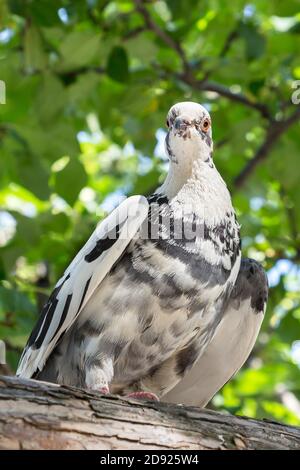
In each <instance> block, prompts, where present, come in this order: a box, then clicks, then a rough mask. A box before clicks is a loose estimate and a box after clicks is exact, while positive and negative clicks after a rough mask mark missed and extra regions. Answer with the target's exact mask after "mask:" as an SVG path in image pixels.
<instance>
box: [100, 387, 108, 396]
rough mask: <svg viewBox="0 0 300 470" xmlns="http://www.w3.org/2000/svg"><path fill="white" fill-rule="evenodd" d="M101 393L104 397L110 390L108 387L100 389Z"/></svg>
mask: <svg viewBox="0 0 300 470" xmlns="http://www.w3.org/2000/svg"><path fill="white" fill-rule="evenodd" d="M99 392H100V393H102V395H107V394H108V393H109V388H108V387H102V388H99Z"/></svg>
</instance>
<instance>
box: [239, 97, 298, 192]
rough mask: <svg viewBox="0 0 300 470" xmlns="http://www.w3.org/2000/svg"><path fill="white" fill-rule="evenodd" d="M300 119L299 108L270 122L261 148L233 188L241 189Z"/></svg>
mask: <svg viewBox="0 0 300 470" xmlns="http://www.w3.org/2000/svg"><path fill="white" fill-rule="evenodd" d="M299 119H300V106H299V107H298V108H297V109H296V111H295V112H294V113H293V114H291V116H289V117H288V118H287V119H285V120H282V121H277V122H276V121H271V122H270V125H269V128H268V130H267V134H266V138H265V140H264V142H263V143H262V144H261V146H260V147H259V148H258V150H257V152H256V154H255V155H254V157H253V158H252V159H251V160H250V161H249V162H248V163H247V164H246V165H245V166H244V168H243V169H242V171H241V172H240V173H239V174H238V176H237V177H236V178H235V180H234V186H235V187H236V188H237V189H239V188H241V187H242V186H243V185H244V183H245V181H246V179H247V178H248V177H249V176H250V175H251V174H252V173H253V171H254V170H255V168H256V167H257V165H258V164H259V163H260V162H261V161H262V160H264V159H265V158H266V156H267V155H268V154H269V152H270V150H271V149H272V147H274V145H275V143H276V142H277V141H278V139H279V138H280V137H281V135H282V134H283V133H284V132H285V131H287V130H288V129H289V128H290V127H291V126H292V125H293V124H294V123H296V122H297V121H298V120H299Z"/></svg>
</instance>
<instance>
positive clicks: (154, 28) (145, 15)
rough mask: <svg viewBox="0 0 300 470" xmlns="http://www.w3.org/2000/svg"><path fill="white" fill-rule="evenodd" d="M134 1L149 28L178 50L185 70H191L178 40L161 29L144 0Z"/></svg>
mask: <svg viewBox="0 0 300 470" xmlns="http://www.w3.org/2000/svg"><path fill="white" fill-rule="evenodd" d="M134 3H135V5H136V11H138V12H139V13H140V14H141V15H142V16H143V18H144V21H145V24H146V26H147V28H148V29H150V30H151V31H153V32H154V33H155V34H156V35H157V36H158V37H159V38H160V39H161V40H162V41H163V42H164V43H165V44H166V45H167V46H169V47H170V48H171V49H173V50H174V51H175V52H177V54H178V55H179V57H180V59H181V62H182V65H183V68H184V70H185V71H186V72H188V71H189V70H190V66H189V64H188V61H187V59H186V56H185V53H184V50H183V48H182V47H181V45H180V44H179V43H178V42H176V41H175V40H174V39H173V38H172V37H171V36H170V35H169V34H168V33H166V31H164V30H163V29H161V28H160V27H159V26H158V25H157V24H156V23H155V21H153V19H152V18H151V15H150V13H149V11H148V10H147V8H146V7H145V5H144V2H143V0H134Z"/></svg>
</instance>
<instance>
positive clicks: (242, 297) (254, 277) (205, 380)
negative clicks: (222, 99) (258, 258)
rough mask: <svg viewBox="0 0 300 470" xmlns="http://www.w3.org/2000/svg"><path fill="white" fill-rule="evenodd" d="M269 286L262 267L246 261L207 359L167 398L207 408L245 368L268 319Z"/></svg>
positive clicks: (204, 354)
mask: <svg viewBox="0 0 300 470" xmlns="http://www.w3.org/2000/svg"><path fill="white" fill-rule="evenodd" d="M267 296H268V282H267V278H266V275H265V273H264V271H263V269H262V267H261V266H260V265H259V264H258V263H256V262H255V261H254V260H250V259H243V260H242V262H241V267H240V271H239V275H238V277H237V280H236V284H235V287H234V289H233V292H232V294H231V297H230V298H229V301H228V304H227V306H226V308H225V310H224V315H223V318H222V320H221V322H220V324H219V326H218V327H217V330H216V332H215V334H214V337H213V339H212V340H211V342H210V343H209V345H208V346H207V348H206V350H205V351H204V353H203V355H202V356H201V357H200V359H199V360H198V361H197V362H196V364H195V365H194V366H193V367H192V369H191V370H190V371H189V372H188V373H187V374H186V375H185V377H184V378H183V379H182V380H181V382H179V383H178V384H177V385H176V386H175V387H174V388H173V389H172V390H171V391H170V392H169V393H168V394H167V395H165V397H164V400H165V401H168V402H172V403H182V404H185V405H195V406H200V407H204V406H205V405H206V404H207V403H208V402H209V401H210V400H211V398H212V397H213V396H214V395H215V393H217V391H218V390H220V388H221V387H223V385H224V384H225V383H226V382H228V380H230V378H231V377H232V376H233V375H234V374H235V373H236V372H237V371H238V370H239V369H240V368H241V367H242V365H243V364H244V362H245V361H246V359H247V358H248V356H249V354H250V352H251V350H252V348H253V346H254V343H255V341H256V338H257V335H258V332H259V330H260V326H261V323H262V320H263V317H264V312H265V308H266V302H267Z"/></svg>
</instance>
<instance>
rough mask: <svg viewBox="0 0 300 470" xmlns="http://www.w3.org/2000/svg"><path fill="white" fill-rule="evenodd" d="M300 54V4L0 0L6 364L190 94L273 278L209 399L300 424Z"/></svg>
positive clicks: (159, 174)
mask: <svg viewBox="0 0 300 470" xmlns="http://www.w3.org/2000/svg"><path fill="white" fill-rule="evenodd" d="M299 50H300V1H299V0H286V1H284V2H282V1H279V0H277V1H276V0H273V1H270V0H259V1H258V0H255V1H253V2H249V3H248V2H245V1H241V0H235V1H234V2H228V1H225V0H199V1H197V0H166V1H141V0H136V1H130V0H128V1H104V0H76V1H67V0H6V1H5V0H0V80H2V82H0V88H1V89H0V93H1V91H2V95H1V96H0V98H1V99H0V102H1V103H2V104H0V247H1V255H0V279H1V280H0V338H1V339H3V340H4V341H5V342H6V347H7V360H8V368H9V371H10V372H11V373H13V372H14V371H15V368H16V365H17V361H18V358H19V355H20V352H21V350H22V348H23V346H24V344H25V342H26V339H27V337H28V334H29V333H30V331H31V329H32V327H33V324H34V323H35V321H36V319H37V317H38V314H39V311H40V308H41V305H42V304H43V302H44V301H45V298H46V297H47V295H48V294H49V293H50V291H51V287H52V286H53V285H54V283H55V282H56V280H57V279H58V278H59V277H60V275H61V274H62V272H63V270H64V269H65V267H66V266H67V265H68V263H69V261H70V260H71V259H72V257H73V256H74V255H75V254H76V252H77V251H78V250H79V248H80V247H81V246H82V244H83V243H84V241H85V240H86V239H87V238H88V236H89V234H90V233H91V232H92V230H93V229H94V227H95V224H96V223H97V222H98V221H99V220H100V219H101V218H102V217H104V215H105V214H106V213H107V212H108V211H111V210H112V209H113V208H114V207H115V206H116V205H117V204H118V203H119V202H120V201H121V200H122V198H123V197H124V196H128V195H131V194H134V193H138V194H145V195H147V194H149V193H151V192H152V191H153V190H154V189H155V188H156V187H157V186H158V184H159V183H160V182H161V181H162V179H163V178H164V175H165V172H166V170H167V160H166V157H165V152H164V137H165V133H166V130H165V116H166V112H167V110H168V109H169V107H170V106H171V105H172V104H174V103H175V102H177V101H183V100H193V101H198V102H200V103H202V104H204V105H205V106H206V107H207V109H208V110H209V111H210V113H211V115H212V119H213V131H214V143H215V153H214V159H215V163H216V165H217V167H218V169H219V171H220V172H221V174H222V176H223V178H224V179H225V181H226V182H227V184H228V186H229V188H230V190H231V192H232V195H233V201H234V206H235V208H236V211H237V214H238V218H239V222H240V223H241V225H242V228H241V234H242V238H243V253H244V256H250V257H253V258H255V259H256V260H258V261H260V262H261V263H262V264H263V266H264V268H265V269H266V270H267V273H268V278H269V283H270V298H269V303H268V310H267V313H266V317H265V321H264V324H263V327H262V331H261V333H260V336H259V339H258V341H257V343H256V346H255V349H254V351H253V352H252V354H251V357H250V358H249V360H248V361H247V364H246V365H245V366H244V368H243V369H242V370H241V371H240V372H239V374H238V375H237V376H236V377H235V378H234V379H233V380H231V381H230V383H228V384H227V385H226V386H225V387H224V388H223V390H221V391H220V393H218V394H217V396H216V397H215V398H214V399H213V401H212V402H211V404H210V405H209V406H210V407H213V408H214V409H220V410H228V411H230V412H231V413H237V414H242V415H247V416H251V417H257V418H269V419H276V420H280V421H283V422H285V423H290V424H300V401H299V400H300V369H299V367H300V270H299V260H300V236H299V226H300V191H299V181H300V160H299V158H300V138H299V130H300V129H299V122H300V104H297V101H298V100H297V97H298V98H299V101H300V92H299V93H298V96H297V86H298V85H299V89H300V82H299V83H297V82H296V80H299V79H300V56H299ZM5 91H6V93H5ZM293 93H294V95H293ZM292 95H293V96H294V98H292ZM292 101H294V104H293V102H292ZM4 102H5V103H4Z"/></svg>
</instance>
